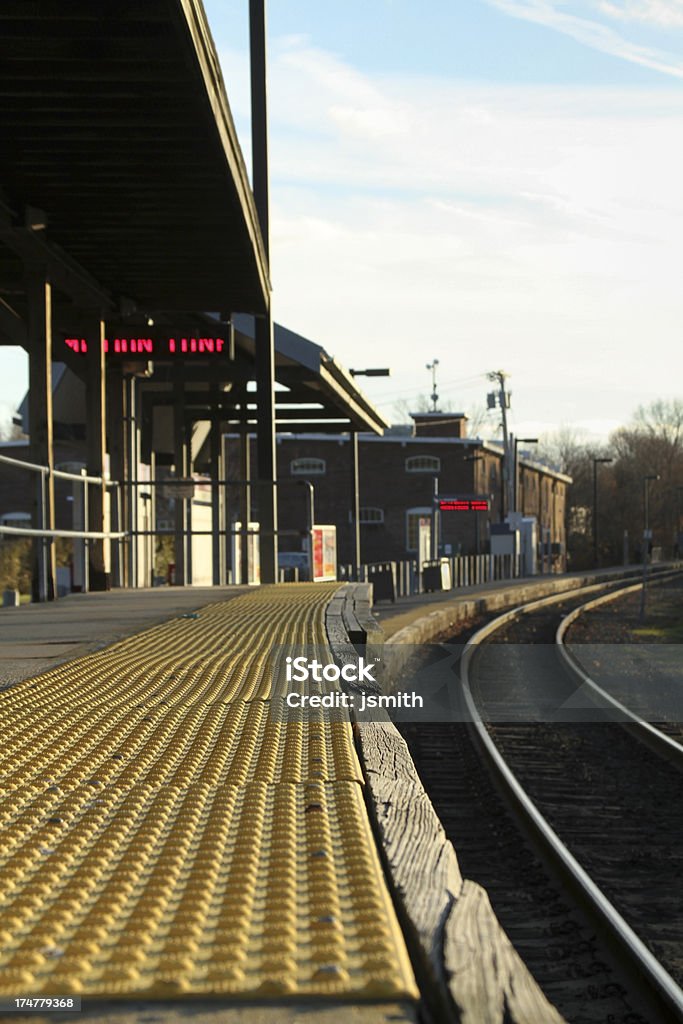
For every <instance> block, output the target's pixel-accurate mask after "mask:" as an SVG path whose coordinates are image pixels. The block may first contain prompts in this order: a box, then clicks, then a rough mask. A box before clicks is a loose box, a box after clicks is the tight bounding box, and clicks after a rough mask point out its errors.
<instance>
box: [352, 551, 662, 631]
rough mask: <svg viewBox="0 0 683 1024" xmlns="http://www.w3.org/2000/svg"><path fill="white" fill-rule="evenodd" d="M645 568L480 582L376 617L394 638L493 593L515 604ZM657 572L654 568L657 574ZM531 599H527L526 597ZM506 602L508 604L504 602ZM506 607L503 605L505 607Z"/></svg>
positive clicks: (388, 606) (377, 611)
mask: <svg viewBox="0 0 683 1024" xmlns="http://www.w3.org/2000/svg"><path fill="white" fill-rule="evenodd" d="M672 567H673V566H672V565H668V564H666V565H665V564H662V565H661V566H658V567H657V569H661V570H665V569H669V568H672ZM639 571H642V570H641V567H640V566H638V565H630V566H618V567H616V568H612V569H600V570H586V571H585V572H573V573H571V572H570V573H561V574H560V573H558V574H553V575H548V576H521V577H519V578H518V579H515V580H495V581H492V582H489V583H480V584H476V585H474V586H471V587H457V588H454V589H453V590H445V591H435V592H432V593H428V594H413V595H412V596H410V597H401V598H399V599H398V600H397V601H396V603H395V604H392V603H391V602H389V601H382V602H381V603H379V604H374V605H373V608H372V614H373V616H374V617H375V618H376V619H377V621H378V622H379V624H380V625H381V627H382V629H383V631H384V635H385V636H386V637H387V639H388V638H390V637H392V636H393V635H394V634H395V633H398V631H399V630H401V629H404V628H405V627H406V626H410V625H412V624H413V623H414V622H416V621H417V620H418V619H421V618H422V617H423V616H425V615H429V614H430V613H431V612H437V611H441V610H446V609H447V608H448V607H449V606H452V607H456V606H457V605H460V604H462V603H463V602H465V601H476V600H477V598H486V597H490V596H491V595H492V594H497V595H498V594H499V595H501V596H504V595H505V594H509V595H510V599H511V600H512V601H513V602H514V600H516V598H515V593H514V592H515V591H519V590H521V589H524V588H527V587H538V586H539V585H542V584H544V583H545V584H552V585H553V586H555V587H557V588H558V589H563V584H566V589H567V590H569V589H571V588H572V587H576V586H578V585H579V584H582V583H584V582H585V583H594V582H598V581H601V580H603V579H610V578H614V579H619V578H620V577H622V576H630V575H633V574H635V573H638V572H639ZM655 571H656V569H653V572H655ZM524 600H527V598H524ZM504 603H505V602H504ZM501 607H502V606H501Z"/></svg>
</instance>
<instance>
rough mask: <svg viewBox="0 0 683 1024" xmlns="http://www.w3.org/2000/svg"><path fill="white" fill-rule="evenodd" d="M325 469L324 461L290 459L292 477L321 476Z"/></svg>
mask: <svg viewBox="0 0 683 1024" xmlns="http://www.w3.org/2000/svg"><path fill="white" fill-rule="evenodd" d="M325 469H326V466H325V460H324V459H292V461H291V462H290V464H289V471H290V473H291V474H292V476H322V475H323V474H324V473H325Z"/></svg>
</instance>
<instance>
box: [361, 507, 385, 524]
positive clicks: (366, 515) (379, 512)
mask: <svg viewBox="0 0 683 1024" xmlns="http://www.w3.org/2000/svg"><path fill="white" fill-rule="evenodd" d="M360 522H361V523H383V522H384V509H383V508H373V507H371V506H366V507H365V508H361V509H360Z"/></svg>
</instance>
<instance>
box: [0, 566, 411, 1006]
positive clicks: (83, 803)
mask: <svg viewBox="0 0 683 1024" xmlns="http://www.w3.org/2000/svg"><path fill="white" fill-rule="evenodd" d="M335 589H336V588H335V586H331V587H328V586H321V585H310V584H303V585H298V586H297V585H288V586H286V587H264V588H261V589H259V590H258V591H253V592H250V593H248V594H245V595H243V596H240V597H237V598H234V599H233V600H231V601H228V602H224V603H220V604H215V605H211V606H209V607H208V608H205V609H203V610H202V611H201V612H199V613H198V614H197V615H196V616H194V617H192V618H188V617H183V618H181V619H176V620H173V621H172V622H169V623H164V624H162V625H160V626H157V627H155V628H153V629H150V630H147V631H146V632H144V633H142V634H140V635H139V636H135V637H131V638H129V639H126V640H122V641H120V642H119V643H117V644H115V645H113V646H112V647H110V648H108V649H105V650H103V651H100V652H98V653H96V654H93V655H89V656H87V657H84V658H79V659H78V660H77V661H74V662H70V663H68V664H66V665H63V666H59V667H58V668H56V669H53V670H51V671H50V672H47V673H45V674H44V675H42V676H39V677H37V678H35V679H31V680H27V681H25V682H23V683H20V684H18V685H17V686H15V687H13V688H12V689H10V690H7V691H5V692H3V693H2V694H0V731H1V735H2V744H1V750H2V752H1V753H0V827H1V828H2V834H3V844H2V853H1V854H0V894H1V896H2V903H3V916H2V920H1V922H0V992H2V993H3V994H8V995H14V994H17V993H20V994H26V993H28V994H33V995H40V994H49V993H54V994H65V993H73V994H77V993H80V994H83V995H84V996H88V997H106V998H112V997H113V998H116V997H126V998H130V997H149V998H162V997H163V998H179V997H183V996H193V995H195V996H196V995H203V996H206V995H224V996H226V997H230V998H244V999H250V998H252V999H264V998H272V999H276V1000H277V999H278V998H283V997H287V996H317V997H321V996H331V997H334V998H337V999H338V998H352V999H378V998H390V999H395V998H406V997H407V998H413V997H417V991H416V988H415V982H414V979H413V975H412V971H411V967H410V963H409V959H408V956H407V953H406V950H405V946H404V942H403V938H402V935H401V932H400V928H399V926H398V923H397V920H396V916H395V913H394V909H393V906H392V903H391V900H390V897H389V894H388V892H387V889H386V885H385V882H384V878H383V874H382V869H381V866H380V863H379V859H378V855H377V850H376V848H375V843H374V839H373V836H372V832H371V830H370V826H369V822H368V818H367V813H366V809H365V804H364V800H363V789H362V773H361V769H360V766H359V764H358V760H357V758H356V753H355V749H354V744H353V736H352V732H351V726H350V723H349V722H348V721H343V720H332V721H331V720H330V718H329V716H326V715H325V714H324V713H322V712H321V713H315V714H313V715H311V716H310V717H309V718H307V719H306V720H305V721H297V720H288V719H287V717H286V716H285V717H284V719H283V718H282V717H281V716H278V715H275V714H271V711H272V710H273V707H274V703H273V702H271V700H270V697H271V690H272V680H271V679H269V678H268V677H269V673H270V668H269V665H268V658H269V652H270V651H271V650H272V649H273V647H274V646H276V645H297V646H301V645H309V646H312V647H315V648H317V649H319V650H320V651H322V652H324V651H326V649H327V648H326V637H325V631H324V611H325V606H326V604H327V601H328V600H329V598H330V596H331V595H332V593H334V590H335Z"/></svg>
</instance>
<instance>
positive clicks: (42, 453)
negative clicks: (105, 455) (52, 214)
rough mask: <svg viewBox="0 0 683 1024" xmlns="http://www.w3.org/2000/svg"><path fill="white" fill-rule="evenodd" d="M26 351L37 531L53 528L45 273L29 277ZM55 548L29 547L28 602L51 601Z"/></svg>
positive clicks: (43, 542) (42, 543)
mask: <svg viewBox="0 0 683 1024" xmlns="http://www.w3.org/2000/svg"><path fill="white" fill-rule="evenodd" d="M26 294H27V299H28V348H29V400H28V401H29V438H30V453H31V454H30V461H31V462H35V463H37V464H38V465H40V466H45V467H46V469H47V471H46V472H45V473H36V474H35V478H34V485H35V490H34V496H33V508H32V515H31V525H32V527H33V529H36V530H54V528H55V492H54V477H53V475H52V474H53V471H54V448H53V433H52V288H51V285H50V280H49V278H48V275H47V271H46V269H45V268H40V269H38V268H35V267H33V268H31V269H30V270H29V271H28V273H27V280H26ZM55 577H56V560H55V546H54V541H53V539H52V538H51V537H37V538H35V540H34V542H33V580H32V597H33V600H34V601H53V600H54V598H55V596H56V589H55Z"/></svg>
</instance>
